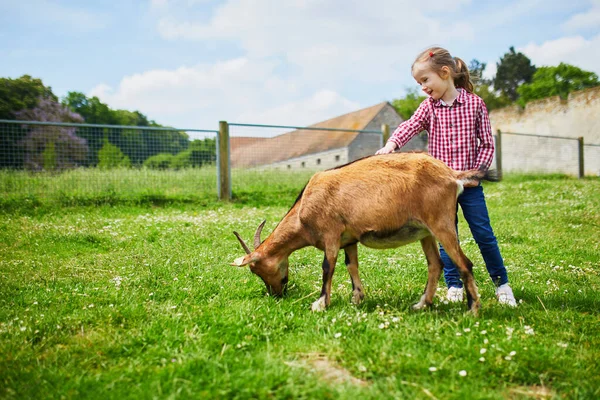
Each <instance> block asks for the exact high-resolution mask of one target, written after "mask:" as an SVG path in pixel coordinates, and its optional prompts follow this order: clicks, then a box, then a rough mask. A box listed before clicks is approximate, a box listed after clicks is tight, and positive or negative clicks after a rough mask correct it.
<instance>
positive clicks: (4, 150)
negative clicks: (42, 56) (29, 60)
mask: <svg viewBox="0 0 600 400" xmlns="http://www.w3.org/2000/svg"><path fill="white" fill-rule="evenodd" d="M40 98H49V99H52V100H56V96H54V94H53V93H52V89H51V88H49V87H46V86H44V84H43V83H42V81H41V80H40V79H34V78H32V77H31V76H29V75H23V76H21V77H20V78H18V79H10V78H0V119H8V120H15V119H17V115H16V113H17V112H19V111H22V110H30V109H32V108H34V107H36V106H37V104H38V101H39V99H40ZM25 134H26V132H25V130H24V129H21V128H19V127H15V126H14V125H6V127H3V129H1V130H0V168H22V167H23V146H22V144H23V143H22V141H23V138H24V137H25Z"/></svg>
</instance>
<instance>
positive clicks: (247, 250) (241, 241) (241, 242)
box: [233, 231, 252, 254]
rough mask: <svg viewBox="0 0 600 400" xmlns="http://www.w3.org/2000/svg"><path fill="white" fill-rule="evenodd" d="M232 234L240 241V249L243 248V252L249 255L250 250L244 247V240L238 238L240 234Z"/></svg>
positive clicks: (234, 232)
mask: <svg viewBox="0 0 600 400" xmlns="http://www.w3.org/2000/svg"><path fill="white" fill-rule="evenodd" d="M233 234H234V235H235V237H236V238H238V240H239V241H240V244H241V245H242V247H243V248H244V250H245V251H246V254H250V253H252V252H251V251H250V249H249V248H248V245H246V243H245V242H244V239H242V238H241V237H240V234H239V233H237V232H236V231H233Z"/></svg>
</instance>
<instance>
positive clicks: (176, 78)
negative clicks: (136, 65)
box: [87, 58, 360, 129]
mask: <svg viewBox="0 0 600 400" xmlns="http://www.w3.org/2000/svg"><path fill="white" fill-rule="evenodd" d="M276 67H277V63H276V62H266V61H263V62H255V61H251V60H249V59H247V58H238V59H232V60H227V61H223V62H219V63H216V64H214V65H202V64H201V65H196V66H193V67H180V68H177V69H174V70H151V71H146V72H144V73H140V74H135V75H131V76H126V77H125V78H123V79H122V80H121V82H120V83H119V85H118V87H117V88H112V87H110V86H108V85H106V84H100V85H97V86H96V87H94V88H93V89H92V90H91V91H90V92H89V93H88V94H87V95H88V96H98V98H100V100H101V101H103V102H105V103H107V104H108V105H109V106H110V107H112V108H117V109H118V108H125V109H129V110H139V111H141V112H142V113H144V114H146V115H148V116H150V117H151V118H152V119H154V120H156V121H157V122H159V123H162V124H167V125H178V127H182V128H196V129H216V127H217V123H218V121H219V120H223V119H225V120H229V121H230V122H244V123H263V124H264V123H269V124H285V125H305V124H311V123H316V122H319V121H321V120H324V119H327V118H332V117H335V116H337V115H339V114H343V113H346V112H350V111H353V110H356V109H357V108H360V105H359V104H358V103H356V102H352V101H350V100H348V99H345V98H344V97H342V96H341V95H339V94H338V93H336V92H334V91H332V90H320V91H317V92H316V93H314V94H310V93H308V94H303V93H299V91H298V85H297V84H296V83H295V81H294V80H293V79H292V80H285V79H283V78H281V77H277V76H276V75H275V74H274V70H275V68H276ZM171 121H176V122H171ZM181 125H185V126H181Z"/></svg>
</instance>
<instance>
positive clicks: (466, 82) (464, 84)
mask: <svg viewBox="0 0 600 400" xmlns="http://www.w3.org/2000/svg"><path fill="white" fill-rule="evenodd" d="M454 61H455V62H456V76H455V77H454V86H456V87H461V88H463V89H465V90H466V91H467V92H469V93H473V82H471V74H469V68H468V67H467V64H465V62H464V61H463V60H461V59H460V58H458V57H454Z"/></svg>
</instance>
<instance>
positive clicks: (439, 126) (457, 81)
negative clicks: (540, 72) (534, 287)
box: [376, 47, 517, 307]
mask: <svg viewBox="0 0 600 400" xmlns="http://www.w3.org/2000/svg"><path fill="white" fill-rule="evenodd" d="M412 75H413V77H414V78H415V80H416V81H417V83H418V84H419V85H420V86H421V88H422V89H423V91H424V92H425V93H426V94H427V96H429V98H427V99H425V100H424V101H423V102H422V103H421V105H420V106H419V108H418V109H417V111H415V113H414V114H413V116H412V117H411V118H410V119H409V120H408V121H404V122H403V123H402V124H400V125H399V126H398V128H396V130H395V131H394V133H393V134H392V136H391V137H390V139H389V140H388V142H387V143H386V145H385V147H383V148H381V149H380V150H379V151H377V153H376V154H387V153H391V152H393V151H395V150H396V149H399V148H400V147H402V146H404V145H405V144H406V143H407V142H408V141H409V140H410V139H411V138H412V137H413V136H415V135H416V134H417V133H419V132H421V131H423V130H426V131H427V132H428V134H429V153H431V155H432V156H433V157H435V158H437V159H439V160H441V161H443V162H444V163H446V165H448V166H449V167H450V168H452V169H454V170H457V171H466V170H471V169H479V168H480V167H484V168H486V169H487V168H489V167H490V165H491V163H492V158H493V156H494V138H493V136H492V130H491V126H490V121H489V117H488V113H487V108H486V106H485V103H484V102H483V100H482V99H481V98H480V97H478V96H477V95H475V94H473V84H472V83H471V78H470V75H469V70H468V68H467V66H466V65H465V63H464V61H463V60H461V59H460V58H457V57H452V56H451V55H450V53H449V52H448V51H447V50H445V49H442V48H440V47H432V48H430V49H428V50H425V51H424V52H422V53H421V54H420V55H419V56H418V57H417V59H416V60H415V62H414V63H413V65H412ZM465 186H466V187H465V190H464V192H463V193H462V194H461V195H460V196H459V197H458V204H460V206H461V208H462V210H463V214H464V216H465V219H466V221H467V223H468V224H469V228H470V229H471V233H472V234H473V238H474V239H475V242H476V243H477V245H478V246H479V249H480V251H481V255H482V256H483V260H484V261H485V266H486V268H487V270H488V273H489V274H490V277H491V278H492V281H493V282H494V284H495V285H496V297H497V298H498V301H499V302H500V303H501V304H506V305H508V306H511V307H516V305H517V303H516V301H515V297H514V295H513V291H512V289H511V288H510V286H509V285H508V276H507V273H506V268H505V267H504V261H503V260H502V256H501V255H500V249H499V248H498V242H497V241H496V237H495V236H494V232H493V230H492V226H491V224H490V218H489V216H488V210H487V206H486V203H485V197H484V194H483V187H482V186H481V185H480V184H479V182H477V183H473V184H472V185H468V186H467V185H465ZM457 211H458V210H457ZM457 231H458V216H457ZM440 255H441V258H442V262H443V264H444V278H445V280H446V284H447V285H448V295H447V299H448V300H449V301H451V302H460V301H462V300H463V289H462V287H463V284H462V282H461V280H460V276H459V272H458V268H457V267H456V265H454V263H453V262H452V260H450V257H448V254H446V252H445V251H444V248H443V247H442V246H441V245H440Z"/></svg>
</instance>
